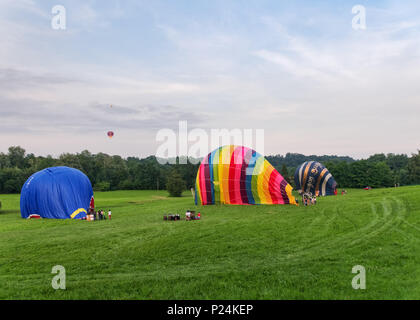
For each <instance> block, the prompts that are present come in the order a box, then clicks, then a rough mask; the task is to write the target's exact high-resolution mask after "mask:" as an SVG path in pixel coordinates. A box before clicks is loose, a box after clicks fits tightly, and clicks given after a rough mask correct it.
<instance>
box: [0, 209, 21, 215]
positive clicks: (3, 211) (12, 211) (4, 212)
mask: <svg viewBox="0 0 420 320" xmlns="http://www.w3.org/2000/svg"><path fill="white" fill-rule="evenodd" d="M12 213H14V214H20V210H0V215H2V214H12Z"/></svg>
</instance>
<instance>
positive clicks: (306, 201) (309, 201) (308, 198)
mask: <svg viewBox="0 0 420 320" xmlns="http://www.w3.org/2000/svg"><path fill="white" fill-rule="evenodd" d="M302 203H303V205H304V206H305V207H306V206H311V205H315V204H316V196H314V195H313V194H312V193H307V192H305V193H302Z"/></svg>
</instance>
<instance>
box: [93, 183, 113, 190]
mask: <svg viewBox="0 0 420 320" xmlns="http://www.w3.org/2000/svg"><path fill="white" fill-rule="evenodd" d="M110 189H111V184H110V183H109V182H107V181H102V182H98V183H96V184H95V186H94V187H93V190H95V191H109V190H110Z"/></svg>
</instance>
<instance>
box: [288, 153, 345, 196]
mask: <svg viewBox="0 0 420 320" xmlns="http://www.w3.org/2000/svg"><path fill="white" fill-rule="evenodd" d="M295 184H296V189H297V190H298V191H299V192H303V193H310V194H312V195H319V196H330V195H334V194H335V189H336V188H337V182H335V180H334V177H333V176H332V174H331V173H330V172H329V171H328V169H327V168H325V166H324V165H322V164H321V163H319V162H316V161H307V162H304V163H302V164H301V165H300V166H299V167H298V168H297V169H296V171H295Z"/></svg>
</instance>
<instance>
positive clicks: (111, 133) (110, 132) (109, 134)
mask: <svg viewBox="0 0 420 320" xmlns="http://www.w3.org/2000/svg"><path fill="white" fill-rule="evenodd" d="M107 134H108V137H109V138H110V139H111V138H112V137H113V136H114V132H113V131H108V133H107Z"/></svg>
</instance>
